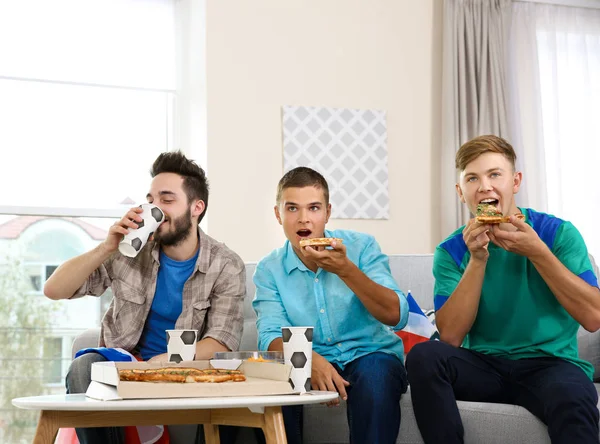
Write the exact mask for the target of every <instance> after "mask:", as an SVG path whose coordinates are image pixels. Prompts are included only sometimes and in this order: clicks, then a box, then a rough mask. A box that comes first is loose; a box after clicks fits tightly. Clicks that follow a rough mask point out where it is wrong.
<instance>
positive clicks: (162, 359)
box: [148, 353, 169, 362]
mask: <svg viewBox="0 0 600 444" xmlns="http://www.w3.org/2000/svg"><path fill="white" fill-rule="evenodd" d="M168 360H169V355H168V354H167V353H163V354H162V355H156V356H153V357H151V358H150V359H148V362H167V361H168Z"/></svg>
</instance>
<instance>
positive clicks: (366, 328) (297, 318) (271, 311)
mask: <svg viewBox="0 0 600 444" xmlns="http://www.w3.org/2000/svg"><path fill="white" fill-rule="evenodd" d="M330 214H331V204H330V203H329V188H328V185H327V182H326V181H325V179H324V178H323V176H321V174H319V173H318V172H316V171H314V170H312V169H310V168H305V167H298V168H295V169H293V170H291V171H289V172H288V173H286V174H285V175H284V176H283V178H282V179H281V180H280V181H279V186H278V188H277V199H276V205H275V217H276V218H277V221H278V222H279V224H280V225H282V226H283V231H284V233H285V236H286V238H287V241H286V242H285V245H284V246H283V247H282V248H279V249H277V250H274V251H273V252H272V253H271V254H269V255H268V256H266V257H265V258H263V259H262V260H261V261H260V262H259V263H258V265H257V267H256V272H255V274H254V283H255V284H256V296H255V298H254V301H253V307H254V310H255V311H256V314H257V317H258V319H257V321H256V325H257V328H258V336H259V337H258V340H259V349H260V350H271V351H282V350H283V341H282V337H281V327H285V326H314V332H313V357H312V374H311V382H312V388H313V389H315V390H330V391H337V392H338V393H339V394H340V396H341V397H342V399H344V400H347V401H348V402H347V415H348V424H349V427H350V441H351V442H353V443H365V444H366V443H379V444H386V443H390V444H391V443H395V442H396V438H397V436H398V430H399V428H400V396H401V395H402V393H404V392H405V391H406V386H407V383H406V371H405V369H404V365H403V360H404V348H403V345H402V340H401V339H400V338H399V337H398V336H396V335H395V334H394V333H393V331H392V330H391V329H390V328H389V327H388V326H397V328H402V327H404V325H406V322H407V320H408V302H407V300H406V297H405V296H404V294H403V293H402V292H401V291H400V289H399V288H398V284H397V283H396V282H395V281H394V278H393V277H392V275H391V272H390V268H389V262H388V258H387V256H386V255H384V254H382V253H381V250H380V248H379V245H378V244H377V242H376V241H375V239H374V238H373V236H370V235H367V234H363V233H357V232H354V231H348V230H332V231H329V230H325V224H326V223H327V221H328V220H329V216H330ZM321 237H329V238H339V239H341V240H342V242H341V243H340V242H336V241H334V242H333V243H332V244H331V249H325V248H323V247H311V246H306V247H300V241H301V240H302V239H307V238H321ZM337 404H339V399H337V400H336V401H334V402H331V403H330V405H337ZM284 421H285V423H286V431H287V436H288V442H289V443H290V444H294V443H300V442H302V407H301V406H300V407H291V408H288V407H284Z"/></svg>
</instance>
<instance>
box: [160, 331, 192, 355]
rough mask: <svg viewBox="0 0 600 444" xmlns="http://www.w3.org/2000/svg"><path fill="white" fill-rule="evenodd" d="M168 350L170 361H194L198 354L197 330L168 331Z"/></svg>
mask: <svg viewBox="0 0 600 444" xmlns="http://www.w3.org/2000/svg"><path fill="white" fill-rule="evenodd" d="M167 350H168V355H169V361H170V362H181V361H193V360H194V357H195V355H196V331H195V330H175V331H167Z"/></svg>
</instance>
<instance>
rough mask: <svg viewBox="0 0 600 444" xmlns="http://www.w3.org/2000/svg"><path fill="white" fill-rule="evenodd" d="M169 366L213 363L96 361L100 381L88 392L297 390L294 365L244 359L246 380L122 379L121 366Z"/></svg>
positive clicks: (152, 394) (121, 395) (127, 395)
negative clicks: (292, 374) (292, 379)
mask: <svg viewBox="0 0 600 444" xmlns="http://www.w3.org/2000/svg"><path fill="white" fill-rule="evenodd" d="M165 366H168V367H192V368H198V369H205V368H210V362H209V361H183V362H180V363H179V364H175V363H171V362H170V363H148V362H95V363H94V364H92V381H95V382H97V383H99V384H91V385H90V388H89V389H88V392H86V395H87V396H89V397H91V398H94V399H101V400H114V399H147V398H197V397H216V396H263V395H284V394H294V393H295V392H294V390H293V388H292V386H291V384H290V383H289V375H290V372H291V367H290V366H289V365H285V364H277V363H271V362H244V363H243V364H242V365H241V366H240V368H239V369H240V370H241V371H242V372H243V373H244V374H245V375H246V381H244V382H222V383H173V382H133V381H120V380H119V372H118V370H119V369H131V368H136V369H147V368H162V367H165ZM103 386H104V387H103ZM111 388H112V389H111ZM115 388H116V393H115Z"/></svg>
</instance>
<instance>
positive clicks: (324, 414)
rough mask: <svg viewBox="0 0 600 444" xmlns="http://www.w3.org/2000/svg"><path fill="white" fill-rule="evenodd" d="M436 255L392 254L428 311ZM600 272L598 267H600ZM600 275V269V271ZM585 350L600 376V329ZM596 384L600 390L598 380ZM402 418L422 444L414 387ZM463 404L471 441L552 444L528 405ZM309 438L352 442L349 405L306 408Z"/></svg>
mask: <svg viewBox="0 0 600 444" xmlns="http://www.w3.org/2000/svg"><path fill="white" fill-rule="evenodd" d="M432 261H433V256H432V255H393V256H390V267H391V269H392V274H393V275H394V277H395V278H396V280H397V281H398V283H399V284H400V288H401V289H402V290H403V291H405V292H406V291H408V290H410V291H411V293H412V295H413V297H414V298H415V299H416V300H417V301H418V303H419V305H420V306H421V308H422V309H424V310H426V309H431V308H433V297H432V295H433V276H432V273H431V269H432ZM255 265H256V264H254V263H248V264H246V273H247V288H246V301H245V304H244V316H245V321H244V335H243V338H242V344H241V347H240V349H241V350H256V344H257V333H256V325H255V320H256V316H255V314H254V312H253V310H252V306H251V302H252V298H253V297H254V284H253V282H252V274H253V273H254V268H255ZM596 271H597V270H596ZM596 275H598V273H596ZM98 335H99V329H91V330H88V331H87V332H85V333H84V334H82V335H81V336H80V337H78V338H77V339H76V340H75V342H74V344H73V352H74V353H75V352H76V351H77V350H79V349H81V348H84V347H94V346H96V345H97V344H98ZM579 353H580V355H581V356H582V357H584V358H585V359H587V360H588V361H590V362H591V363H592V364H593V365H594V367H595V375H594V376H595V378H598V377H600V333H593V334H592V333H588V332H586V331H585V330H583V329H580V332H579ZM596 388H597V389H598V388H600V385H599V384H596ZM400 404H401V411H402V422H401V426H400V433H399V434H398V440H397V443H398V444H408V443H411V444H413V443H414V444H416V443H422V442H423V441H422V439H421V434H420V432H419V429H418V427H417V423H416V421H415V417H414V413H413V409H412V403H411V399H410V389H409V392H408V393H406V394H405V395H404V396H403V397H402V399H401V401H400ZM458 408H459V410H460V414H461V417H462V420H463V423H464V429H465V443H467V444H476V443H486V444H495V443H497V444H510V443H525V442H526V443H550V439H549V438H548V434H547V431H546V426H545V425H544V424H543V423H542V422H541V421H539V420H538V419H537V418H536V417H534V416H533V415H532V414H531V413H529V412H528V411H527V410H525V409H524V408H522V407H518V406H514V405H507V404H491V403H483V402H465V401H459V402H458ZM171 435H172V436H171V442H173V443H175V444H178V443H193V442H195V436H196V427H195V426H189V427H188V426H179V427H177V428H172V430H171ZM304 438H305V442H306V443H314V444H317V443H347V442H349V440H348V426H347V422H346V409H345V405H344V404H342V405H341V406H340V407H338V408H327V407H326V406H321V405H314V406H308V407H305V412H304ZM237 442H238V443H249V442H254V435H253V433H251V430H248V429H246V430H243V431H242V432H241V433H240V435H239V436H238V441H237Z"/></svg>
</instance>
